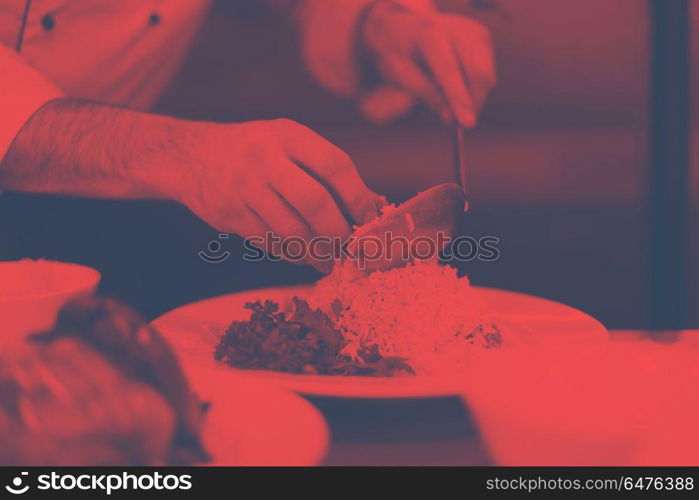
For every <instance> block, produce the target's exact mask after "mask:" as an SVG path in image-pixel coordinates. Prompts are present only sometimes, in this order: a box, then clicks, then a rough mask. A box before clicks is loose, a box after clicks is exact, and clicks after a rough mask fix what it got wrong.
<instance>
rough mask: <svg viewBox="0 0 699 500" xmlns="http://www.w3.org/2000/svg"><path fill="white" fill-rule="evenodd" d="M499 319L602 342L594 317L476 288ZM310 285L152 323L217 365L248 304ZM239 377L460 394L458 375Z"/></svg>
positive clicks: (313, 391)
mask: <svg viewBox="0 0 699 500" xmlns="http://www.w3.org/2000/svg"><path fill="white" fill-rule="evenodd" d="M475 288H476V289H477V290H478V293H480V294H481V296H482V297H483V299H484V300H485V301H486V302H487V303H488V304H490V306H491V307H492V308H493V310H494V311H496V312H497V314H498V315H499V318H500V319H501V320H503V321H504V322H506V323H507V324H508V325H509V326H510V327H514V328H517V329H518V330H520V331H522V332H523V333H524V334H525V335H527V336H528V337H530V338H531V339H533V341H535V342H546V343H552V342H566V343H567V342H578V341H582V342H590V341H605V340H606V339H607V329H606V328H605V327H604V326H603V325H602V324H601V323H600V322H599V321H597V320H596V319H594V318H593V317H591V316H589V315H587V314H585V313H583V312H581V311H578V310H577V309H573V308H572V307H569V306H566V305H564V304H560V303H558V302H554V301H551V300H546V299H542V298H539V297H534V296H531V295H525V294H521V293H515V292H508V291H504V290H496V289H492V288H480V287H475ZM308 290H309V286H308V285H307V286H301V287H281V288H266V289H260V290H252V291H246V292H240V293H234V294H230V295H223V296H221V297H215V298H212V299H206V300H201V301H199V302H194V303H192V304H188V305H185V306H182V307H179V308H177V309H174V310H172V311H170V312H168V313H166V314H164V315H163V316H161V317H159V318H157V319H156V320H155V321H154V322H153V325H154V326H155V327H157V328H158V329H159V330H160V331H161V333H162V334H163V335H164V336H165V337H166V338H167V339H168V341H169V342H170V344H171V345H172V347H173V348H174V350H175V352H176V353H177V355H178V357H179V359H180V361H181V363H182V364H183V365H184V366H189V367H198V368H197V369H206V368H207V367H208V368H210V367H213V366H221V364H220V363H219V362H217V361H215V360H214V358H213V352H214V347H215V345H216V344H217V343H218V338H219V336H220V335H221V334H222V333H223V331H224V330H225V328H226V326H227V325H228V324H230V323H231V322H232V321H236V320H237V321H241V320H247V319H248V318H249V316H250V311H249V310H247V309H245V308H244V307H243V306H244V304H245V303H246V302H250V301H254V300H264V299H270V300H274V301H276V302H281V303H283V302H285V301H287V300H288V299H289V298H290V297H292V296H294V295H298V296H301V297H302V296H304V294H306V293H307V292H308ZM226 368H227V369H228V370H230V371H232V372H235V373H237V374H239V375H240V376H241V377H245V378H248V379H254V380H262V379H265V380H269V381H274V382H275V383H276V384H279V385H281V386H283V387H286V388H288V389H291V390H294V391H296V392H299V393H302V394H310V395H317V396H335V397H356V398H411V397H412V398H415V397H439V396H451V395H458V394H460V393H461V392H462V390H463V384H464V381H463V380H460V379H450V378H437V377H424V376H423V377H421V376H415V377H411V376H406V377H394V378H389V377H358V376H353V377H348V376H338V375H334V376H328V375H296V374H287V373H281V372H273V371H264V370H259V371H258V370H238V369H235V368H229V367H226Z"/></svg>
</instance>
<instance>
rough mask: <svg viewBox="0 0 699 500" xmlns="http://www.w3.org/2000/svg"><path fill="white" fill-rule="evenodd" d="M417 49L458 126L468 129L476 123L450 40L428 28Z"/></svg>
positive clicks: (474, 110) (469, 97)
mask: <svg viewBox="0 0 699 500" xmlns="http://www.w3.org/2000/svg"><path fill="white" fill-rule="evenodd" d="M419 48H420V53H421V56H422V57H423V58H424V60H425V63H426V65H427V67H428V68H429V70H430V72H431V74H432V76H433V78H434V80H435V83H436V84H437V85H438V86H439V88H440V89H441V90H442V93H443V95H444V97H445V98H446V100H447V102H448V103H449V106H450V109H451V111H452V113H453V115H454V116H455V117H456V119H457V121H458V122H459V124H460V125H461V126H462V127H466V128H472V127H473V126H474V125H475V124H476V109H475V106H474V104H473V100H472V98H471V96H470V95H469V92H468V89H467V88H466V83H465V82H464V76H463V74H462V71H461V64H460V62H459V60H458V58H457V57H456V54H455V52H454V48H453V46H452V44H451V41H450V40H449V39H448V38H447V37H446V35H445V34H444V33H442V32H441V31H439V30H437V29H431V30H427V31H425V34H424V35H423V37H422V40H421V42H420V45H419Z"/></svg>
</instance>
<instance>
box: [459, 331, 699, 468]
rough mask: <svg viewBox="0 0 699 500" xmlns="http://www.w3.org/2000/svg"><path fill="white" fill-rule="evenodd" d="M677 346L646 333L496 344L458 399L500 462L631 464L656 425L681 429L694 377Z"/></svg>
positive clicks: (691, 402)
mask: <svg viewBox="0 0 699 500" xmlns="http://www.w3.org/2000/svg"><path fill="white" fill-rule="evenodd" d="M680 354H682V353H681V352H675V351H673V350H672V349H668V348H666V347H664V346H658V345H653V344H652V343H650V342H623V343H621V342H620V343H610V344H609V345H601V346H594V347H593V346H587V347H585V346H570V347H564V346H561V347H557V348H551V349H549V348H545V347H539V348H537V349H522V350H511V351H510V352H506V351H505V350H504V349H503V352H500V353H494V354H493V356H489V357H484V358H483V360H480V361H479V362H477V363H475V364H474V366H473V367H472V371H471V373H470V375H469V376H470V383H469V386H468V389H465V393H464V399H465V401H466V403H467V404H468V406H469V407H470V409H471V410H472V412H473V414H474V416H475V418H476V422H477V424H478V427H479V430H480V432H481V435H482V436H483V438H484V441H485V444H486V446H487V447H488V449H489V451H490V452H491V455H492V456H493V458H494V459H495V461H496V462H497V463H498V464H500V465H513V466H523V465H524V466H528V465H541V466H552V465H565V466H569V465H581V466H593V465H612V466H614V465H628V464H630V463H633V462H634V461H635V457H636V456H637V455H638V453H639V452H640V450H642V449H643V448H644V447H645V446H646V444H647V442H648V440H649V439H651V438H652V437H653V436H656V435H658V433H659V432H660V431H662V430H663V429H668V428H671V429H673V434H675V437H676V438H677V439H679V440H681V437H680V436H682V435H686V430H687V427H686V426H681V425H680V422H681V421H682V420H684V419H682V418H680V417H681V416H682V415H685V414H687V412H688V411H690V410H692V409H693V408H695V407H696V404H697V403H696V399H694V398H693V396H692V392H693V387H694V385H695V384H694V382H696V381H692V380H691V377H690V370H689V364H688V363H685V362H684V361H683V360H682V359H681V358H686V356H680ZM487 358H489V359H487ZM651 453H652V452H651ZM658 459H659V457H658ZM650 460H651V461H652V458H651V459H650ZM644 461H645V462H646V463H648V461H649V458H648V457H646V458H645V459H644Z"/></svg>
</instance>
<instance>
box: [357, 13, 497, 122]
mask: <svg viewBox="0 0 699 500" xmlns="http://www.w3.org/2000/svg"><path fill="white" fill-rule="evenodd" d="M360 36H361V42H362V45H363V47H364V48H365V50H366V51H367V52H368V53H369V56H370V57H371V58H372V61H373V64H374V66H375V68H376V70H377V71H378V73H379V75H380V76H381V77H382V78H383V80H384V81H385V83H384V84H383V85H381V86H380V87H379V88H377V89H374V90H373V91H371V92H370V93H368V94H367V95H365V96H364V97H363V98H362V99H361V101H360V108H361V110H362V111H363V114H364V115H365V116H366V117H367V118H368V119H370V120H371V121H374V122H376V123H389V122H391V121H393V120H394V119H396V118H399V117H401V116H403V115H405V114H407V113H408V112H409V111H410V110H411V109H412V107H413V105H414V103H415V100H419V101H422V102H423V103H425V104H427V105H428V106H430V107H431V108H433V109H434V110H435V111H437V112H438V113H439V115H440V116H441V118H442V120H443V121H444V122H445V123H447V124H451V123H453V120H454V119H456V121H457V122H458V123H459V124H460V125H461V126H463V127H466V128H470V127H473V126H474V125H475V123H476V119H477V116H478V114H479V112H480V110H481V108H482V107H483V104H484V102H485V99H486V97H487V96H488V93H489V92H490V89H491V88H492V87H493V85H494V84H495V80H496V76H495V61H494V56H493V49H492V44H491V39H490V33H489V32H488V30H487V29H486V28H485V27H484V26H482V25H481V24H479V23H478V22H476V21H473V20H471V19H469V18H466V17H462V16H458V15H448V14H440V13H424V12H414V11H411V10H408V9H406V8H404V7H401V6H400V5H398V4H396V3H393V2H391V1H381V2H378V3H377V4H376V5H375V6H374V7H372V8H371V10H370V11H369V12H368V14H367V17H366V20H365V21H364V24H363V25H362V28H361V35H360Z"/></svg>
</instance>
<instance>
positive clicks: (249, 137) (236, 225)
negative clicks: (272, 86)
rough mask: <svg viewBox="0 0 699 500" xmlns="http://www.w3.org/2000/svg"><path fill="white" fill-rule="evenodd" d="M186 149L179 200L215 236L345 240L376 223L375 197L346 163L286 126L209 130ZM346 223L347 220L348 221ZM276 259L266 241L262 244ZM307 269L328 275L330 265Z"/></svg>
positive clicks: (314, 137) (328, 146)
mask: <svg viewBox="0 0 699 500" xmlns="http://www.w3.org/2000/svg"><path fill="white" fill-rule="evenodd" d="M198 137H199V138H198V139H196V140H195V141H189V142H188V149H189V152H188V153H187V156H188V157H190V158H192V159H193V167H192V169H191V171H190V174H189V175H188V176H187V177H186V179H187V180H186V181H185V182H181V183H178V184H177V189H179V190H180V191H179V193H178V194H177V198H179V200H180V201H181V202H182V203H184V204H185V205H186V206H187V207H189V208H190V209H191V210H192V211H193V212H194V213H195V214H196V215H198V216H199V217H200V218H202V219H203V220H204V221H206V222H208V223H209V224H210V225H211V226H213V227H214V228H216V229H217V230H219V231H225V232H231V233H237V234H240V235H241V236H243V237H253V236H254V237H264V236H265V235H268V234H270V233H273V234H274V235H275V236H277V237H278V238H281V239H284V238H289V237H292V236H293V237H301V238H303V239H304V240H306V241H309V240H311V239H312V238H314V237H316V236H329V237H334V236H337V237H344V236H347V235H348V234H349V233H350V225H349V223H350V222H354V223H356V224H362V223H364V222H365V221H368V220H371V219H373V218H374V217H376V215H377V207H378V206H379V205H378V204H379V197H378V195H376V194H375V193H374V192H372V191H371V190H370V189H369V188H367V186H366V185H365V184H364V182H363V181H362V179H361V178H360V176H359V174H358V173H357V170H356V168H355V166H354V164H353V163H352V160H350V158H349V156H347V154H346V153H344V152H343V151H342V150H341V149H340V148H338V147H337V146H335V145H333V144H332V143H330V142H328V141H327V140H325V139H323V138H322V137H321V136H319V135H318V134H316V133H315V132H313V131H312V130H310V129H308V128H306V127H304V126H303V125H300V124H299V123H296V122H294V121H291V120H285V119H280V120H271V121H253V122H247V123H241V124H225V125H211V124H207V131H206V133H204V134H201V135H199V136H198ZM348 219H349V220H348ZM261 246H263V247H264V248H265V250H267V251H268V252H271V253H274V254H278V253H279V252H278V250H279V249H278V248H274V247H273V246H272V245H271V241H269V238H268V239H266V240H265V243H264V244H262V245H261ZM305 263H307V264H310V265H313V266H314V267H316V268H318V269H320V270H323V271H327V270H329V269H328V266H329V267H332V262H331V261H326V262H317V261H316V262H314V261H311V260H306V261H305Z"/></svg>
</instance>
